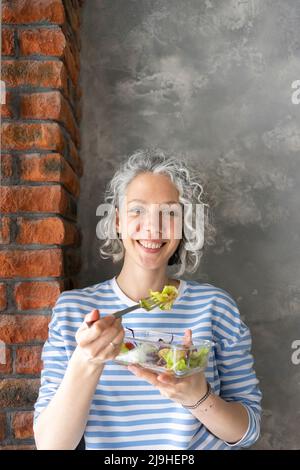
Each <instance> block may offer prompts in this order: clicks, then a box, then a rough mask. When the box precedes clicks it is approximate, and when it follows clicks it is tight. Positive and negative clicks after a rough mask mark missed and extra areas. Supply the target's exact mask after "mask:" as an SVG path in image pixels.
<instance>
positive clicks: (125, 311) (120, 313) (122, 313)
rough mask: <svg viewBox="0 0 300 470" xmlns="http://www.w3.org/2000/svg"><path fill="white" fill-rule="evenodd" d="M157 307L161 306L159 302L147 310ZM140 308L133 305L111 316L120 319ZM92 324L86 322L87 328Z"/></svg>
mask: <svg viewBox="0 0 300 470" xmlns="http://www.w3.org/2000/svg"><path fill="white" fill-rule="evenodd" d="M159 305H161V303H160V302H157V303H153V305H152V306H151V308H150V309H149V310H152V309H153V308H155V307H158V306H159ZM140 307H141V305H140V304H135V305H132V306H131V307H127V308H124V309H123V310H119V311H118V312H114V313H113V314H112V315H113V316H114V317H115V318H120V317H122V316H123V315H125V314H126V313H129V312H132V311H133V310H136V309H137V308H140ZM93 323H94V322H93V321H88V322H86V324H87V326H88V327H91V326H92V324H93Z"/></svg>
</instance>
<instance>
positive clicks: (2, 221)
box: [0, 217, 10, 245]
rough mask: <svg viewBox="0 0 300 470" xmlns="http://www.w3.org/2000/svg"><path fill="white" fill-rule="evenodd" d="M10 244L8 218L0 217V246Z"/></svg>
mask: <svg viewBox="0 0 300 470" xmlns="http://www.w3.org/2000/svg"><path fill="white" fill-rule="evenodd" d="M8 243H10V218H9V217H0V245H6V244H8Z"/></svg>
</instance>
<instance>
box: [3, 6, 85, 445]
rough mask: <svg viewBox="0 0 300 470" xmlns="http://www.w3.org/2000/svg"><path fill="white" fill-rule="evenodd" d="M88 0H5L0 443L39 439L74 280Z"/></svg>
mask: <svg viewBox="0 0 300 470" xmlns="http://www.w3.org/2000/svg"><path fill="white" fill-rule="evenodd" d="M82 3H83V2H82V1H79V0H64V1H63V0H15V1H14V0H10V1H2V76H1V79H2V80H3V81H4V82H5V85H6V91H7V93H6V103H5V105H3V106H2V107H1V117H2V122H1V139H2V142H1V188H0V191H1V193H0V212H1V219H0V340H2V341H4V342H5V343H6V346H5V350H6V363H5V364H0V449H31V448H34V441H33V433H32V408H33V403H34V402H35V400H36V397H37V393H38V387H39V373H40V369H41V360H40V354H41V347H42V344H43V342H44V341H45V339H46V338H47V327H48V323H49V318H50V315H51V308H52V306H53V304H54V303H55V301H56V299H57V297H58V295H59V293H60V292H61V291H62V290H66V289H71V288H73V287H76V286H77V284H76V274H77V273H78V271H79V269H80V256H79V244H80V233H79V230H78V228H77V227H76V205H77V198H78V195H79V178H80V176H81V175H82V164H81V160H80V157H79V148H80V134H79V122H80V96H81V92H80V86H79V66H80V63H79V51H80V37H79V33H80V31H79V30H80V13H81V7H82ZM2 362H3V361H2Z"/></svg>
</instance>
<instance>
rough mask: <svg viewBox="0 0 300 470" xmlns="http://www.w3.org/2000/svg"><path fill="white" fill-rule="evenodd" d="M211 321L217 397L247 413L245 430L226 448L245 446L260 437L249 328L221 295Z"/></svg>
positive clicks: (256, 384)
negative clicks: (212, 323)
mask: <svg viewBox="0 0 300 470" xmlns="http://www.w3.org/2000/svg"><path fill="white" fill-rule="evenodd" d="M216 311H217V312H218V314H217V315H216V317H215V320H214V336H215V340H216V345H215V347H216V361H217V368H218V373H219V377H220V397H221V398H223V399H224V400H226V401H235V402H239V403H241V404H242V405H243V406H244V407H245V408H246V410H247V413H248V418H249V421H248V429H247V431H246V432H245V434H244V436H243V437H242V438H241V439H240V440H239V441H238V442H235V443H228V442H225V444H226V445H228V446H229V447H249V446H251V445H253V444H254V443H255V442H256V441H257V439H258V437H259V434H260V420H261V399H262V393H261V391H260V389H259V386H258V384H259V380H258V379H257V377H256V373H255V370H254V368H253V362H254V361H253V356H252V354H251V347H252V339H251V334H250V330H249V328H248V327H247V326H246V325H245V323H244V322H243V321H242V320H241V318H240V313H239V309H238V307H237V305H236V303H235V301H234V300H233V299H232V298H231V297H230V296H229V294H227V293H225V295H224V298H223V299H222V301H221V302H217V305H216Z"/></svg>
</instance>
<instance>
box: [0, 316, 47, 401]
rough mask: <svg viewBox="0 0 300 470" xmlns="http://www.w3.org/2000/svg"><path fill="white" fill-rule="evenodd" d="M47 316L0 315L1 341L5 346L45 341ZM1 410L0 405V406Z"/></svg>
mask: <svg viewBox="0 0 300 470" xmlns="http://www.w3.org/2000/svg"><path fill="white" fill-rule="evenodd" d="M49 321H50V316H48V315H4V314H2V315H0V335H1V338H0V339H1V340H2V341H4V342H5V343H7V344H19V343H28V342H31V341H43V342H44V341H46V339H47V337H48V324H49ZM0 408H1V405H0Z"/></svg>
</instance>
